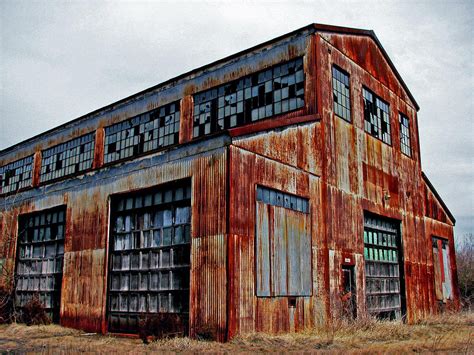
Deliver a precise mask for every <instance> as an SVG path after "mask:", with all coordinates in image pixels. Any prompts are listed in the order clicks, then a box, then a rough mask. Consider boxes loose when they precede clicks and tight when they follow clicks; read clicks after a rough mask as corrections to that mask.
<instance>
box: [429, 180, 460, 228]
mask: <svg viewBox="0 0 474 355" xmlns="http://www.w3.org/2000/svg"><path fill="white" fill-rule="evenodd" d="M421 176H422V177H423V180H424V181H425V183H426V185H427V186H428V187H429V189H430V190H431V192H432V193H433V195H435V197H436V198H437V199H438V201H439V203H440V204H441V206H442V207H443V209H444V211H445V212H446V214H447V215H448V217H449V219H451V221H452V222H453V225H456V218H454V216H453V214H452V213H451V211H450V210H449V208H448V206H446V204H445V203H444V201H443V199H442V198H441V196H440V195H439V193H438V191H436V189H435V188H434V186H433V184H432V183H431V181H430V179H428V176H426V174H425V173H424V172H423V171H422V172H421Z"/></svg>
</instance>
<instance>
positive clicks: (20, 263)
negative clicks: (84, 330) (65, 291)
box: [15, 206, 66, 322]
mask: <svg viewBox="0 0 474 355" xmlns="http://www.w3.org/2000/svg"><path fill="white" fill-rule="evenodd" d="M65 216H66V207H65V206H61V207H57V208H53V209H50V210H46V211H41V212H35V213H30V214H27V215H23V216H20V218H19V223H18V258H17V264H16V278H17V282H16V286H15V287H16V289H15V297H16V304H17V305H18V306H19V307H20V309H21V307H23V306H24V305H25V304H26V303H28V302H29V301H30V300H31V299H32V298H33V297H35V296H37V297H38V299H39V301H40V302H41V303H42V304H43V306H44V307H45V309H46V312H47V313H48V315H49V316H50V317H51V320H53V321H54V322H58V321H59V304H60V300H61V297H60V294H61V283H62V274H63V258H64V232H65V223H66V222H65V221H66V217H65Z"/></svg>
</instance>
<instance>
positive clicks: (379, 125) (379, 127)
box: [361, 85, 392, 146]
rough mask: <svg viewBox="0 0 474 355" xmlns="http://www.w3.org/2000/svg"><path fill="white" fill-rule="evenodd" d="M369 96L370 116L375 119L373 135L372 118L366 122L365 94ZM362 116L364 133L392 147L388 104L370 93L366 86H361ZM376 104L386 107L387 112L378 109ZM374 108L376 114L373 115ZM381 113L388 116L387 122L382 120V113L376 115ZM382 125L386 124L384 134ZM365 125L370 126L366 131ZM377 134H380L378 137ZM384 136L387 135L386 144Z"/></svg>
mask: <svg viewBox="0 0 474 355" xmlns="http://www.w3.org/2000/svg"><path fill="white" fill-rule="evenodd" d="M366 93H367V94H369V95H371V96H372V101H371V104H372V112H371V113H370V114H371V115H372V116H374V115H375V117H376V118H377V126H376V128H377V133H376V134H374V133H373V132H372V128H373V126H374V124H373V123H372V122H373V117H372V116H371V120H370V121H368V120H367V119H366V111H367V109H368V108H367V107H366V100H368V99H366V95H365V94H366ZM361 99H362V109H363V111H362V114H363V120H364V131H365V132H366V133H368V134H369V135H370V136H371V137H374V138H376V139H378V140H380V141H382V142H383V143H385V144H387V145H389V146H392V116H391V109H390V103H389V102H388V101H386V100H384V99H383V98H382V97H380V96H379V95H377V94H375V92H374V91H372V90H371V89H369V88H368V87H367V86H365V85H362V97H361ZM378 103H380V105H385V106H387V111H385V110H383V109H382V108H381V107H379V105H378ZM374 107H375V110H376V113H375V114H374V112H373V108H374ZM380 111H381V112H383V113H386V114H387V116H388V121H385V120H384V119H383V113H382V114H381V115H380V116H379V115H378V113H379V112H380ZM383 123H386V127H387V128H388V129H387V131H386V132H384V131H383ZM367 124H370V125H371V126H370V127H371V129H370V130H368V128H367ZM378 132H381V134H380V136H379V134H378ZM384 134H388V142H387V141H386V140H385V139H384Z"/></svg>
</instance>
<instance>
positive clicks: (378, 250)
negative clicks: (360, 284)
mask: <svg viewBox="0 0 474 355" xmlns="http://www.w3.org/2000/svg"><path fill="white" fill-rule="evenodd" d="M400 250H401V240H400V233H399V231H398V223H397V222H394V221H390V220H386V219H383V218H380V217H376V216H370V215H366V216H365V218H364V260H365V293H366V302H367V310H368V311H369V313H370V314H373V315H375V316H377V317H379V318H388V319H400V318H401V313H402V312H401V310H402V299H401V295H402V290H403V284H402V282H403V280H402V277H401V272H400V261H401V257H400V255H401V253H400Z"/></svg>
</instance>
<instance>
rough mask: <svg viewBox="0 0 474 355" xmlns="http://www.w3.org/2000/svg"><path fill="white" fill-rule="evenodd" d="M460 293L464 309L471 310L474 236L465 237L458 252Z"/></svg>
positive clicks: (473, 298)
mask: <svg viewBox="0 0 474 355" xmlns="http://www.w3.org/2000/svg"><path fill="white" fill-rule="evenodd" d="M456 264H457V269H458V282H459V291H460V295H461V302H462V305H463V308H465V309H471V307H472V304H473V301H474V234H472V233H469V234H465V235H464V236H463V240H462V241H461V242H460V243H459V244H458V248H457V250H456Z"/></svg>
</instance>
